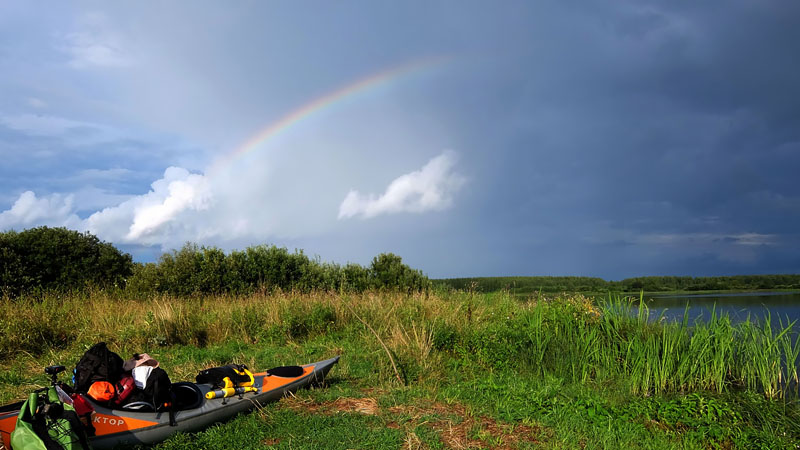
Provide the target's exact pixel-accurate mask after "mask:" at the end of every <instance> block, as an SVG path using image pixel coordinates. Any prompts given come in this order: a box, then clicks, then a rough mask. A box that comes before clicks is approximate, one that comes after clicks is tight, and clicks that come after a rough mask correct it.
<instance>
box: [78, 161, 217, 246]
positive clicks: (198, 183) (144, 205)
mask: <svg viewBox="0 0 800 450" xmlns="http://www.w3.org/2000/svg"><path fill="white" fill-rule="evenodd" d="M151 188H152V189H151V190H150V192H148V193H146V194H143V195H140V196H136V197H133V198H131V199H129V200H126V201H124V202H122V203H120V204H119V205H117V206H113V207H109V208H105V209H103V210H102V211H98V212H96V213H94V214H92V215H91V216H89V218H88V219H87V220H86V228H87V229H88V230H89V231H91V232H93V233H96V234H98V235H100V236H106V237H108V238H110V239H115V240H122V241H125V242H138V243H160V242H163V238H164V234H165V233H169V232H170V231H171V229H170V228H171V226H172V225H174V224H177V225H180V222H181V221H180V220H179V218H181V216H182V215H184V214H191V213H192V212H197V211H204V210H207V209H208V208H209V206H210V204H211V202H212V197H213V196H212V194H211V189H210V187H209V183H208V179H207V178H206V177H205V176H204V175H201V174H194V173H190V172H189V171H188V170H186V169H183V168H180V167H170V168H168V169H167V170H166V171H165V172H164V177H163V178H161V179H159V180H156V181H154V182H153V183H152V185H151Z"/></svg>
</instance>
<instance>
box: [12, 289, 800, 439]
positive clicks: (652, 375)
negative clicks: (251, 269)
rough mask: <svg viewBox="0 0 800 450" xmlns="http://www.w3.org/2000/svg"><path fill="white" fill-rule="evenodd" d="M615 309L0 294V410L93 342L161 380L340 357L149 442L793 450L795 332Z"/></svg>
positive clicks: (445, 301)
mask: <svg viewBox="0 0 800 450" xmlns="http://www.w3.org/2000/svg"><path fill="white" fill-rule="evenodd" d="M630 308H631V304H630V302H628V301H626V300H625V299H621V298H616V299H612V300H611V301H610V302H608V303H604V304H602V305H596V304H594V303H593V302H592V301H591V300H590V299H588V298H586V297H583V296H580V295H559V296H549V297H534V298H530V299H526V300H520V299H518V298H516V297H514V296H513V295H510V294H509V293H496V294H469V293H452V294H428V295H426V294H418V295H405V294H394V293H368V294H359V295H337V294H325V293H317V294H302V295H301V294H298V295H295V294H291V293H275V294H266V293H265V294H260V295H252V296H247V297H227V296H220V297H208V296H207V297H195V298H188V299H176V298H170V297H156V298H148V299H138V300H136V299H125V298H117V297H116V296H114V295H109V294H104V293H102V292H95V293H87V294H76V295H55V294H54V295H52V296H44V297H43V298H42V297H40V298H35V299H34V298H27V297H23V298H18V299H15V300H11V299H3V300H0V330H2V334H0V350H1V351H2V352H1V353H0V400H2V402H3V403H6V402H10V401H12V400H14V399H20V398H22V397H23V396H25V395H26V393H27V392H29V391H30V390H31V389H33V388H36V387H38V386H42V385H45V384H46V383H47V378H46V377H45V375H44V373H43V372H42V368H43V367H44V366H46V365H49V364H53V363H60V364H65V365H68V366H74V364H75V363H76V362H77V360H78V358H79V357H80V355H81V354H82V352H83V351H84V350H85V349H86V348H87V347H88V346H89V345H91V344H93V343H95V342H97V341H101V340H104V341H106V342H108V343H109V346H110V348H111V349H112V350H115V351H116V352H117V353H119V354H120V355H122V356H123V357H127V356H129V355H130V354H132V353H134V352H144V351H146V352H148V353H150V354H151V355H153V356H154V357H155V358H156V359H158V360H159V361H160V362H161V365H162V367H164V368H165V369H166V370H167V371H168V373H169V374H170V376H171V378H172V379H173V381H178V380H193V378H194V376H195V375H196V373H197V371H199V370H200V369H203V368H206V367H210V366H215V365H220V364H224V363H228V362H238V363H245V364H247V365H248V366H250V367H252V368H255V369H265V368H268V367H271V366H276V365H283V364H296V363H306V362H313V361H316V360H320V359H325V358H328V357H331V356H333V355H341V360H340V362H339V364H338V365H337V366H335V367H334V368H333V370H332V371H331V373H330V375H329V378H328V381H327V384H326V385H325V386H322V387H317V388H314V389H311V390H302V391H300V392H298V393H297V394H296V395H295V396H292V397H289V398H285V399H283V400H281V401H280V402H277V403H273V404H269V405H266V406H265V407H264V408H262V409H259V410H258V411H255V412H254V413H252V414H249V415H244V416H239V417H237V418H235V419H234V420H232V421H230V422H227V423H225V424H219V425H215V426H213V427H211V428H209V429H208V430H206V431H204V432H201V433H196V434H191V435H186V434H182V435H177V436H174V437H173V438H171V439H170V440H168V441H167V442H164V443H163V444H161V445H159V446H158V448H169V449H195V448H201V449H202V448H207V449H217V448H231V449H234V448H235V449H247V448H267V447H275V448H286V449H290V448H333V449H337V448H341V449H349V448H386V449H396V448H433V449H437V448H664V449H667V448H759V449H761V448H764V449H766V448H769V449H773V448H800V447H798V443H799V442H800V406H798V393H797V378H798V376H797V372H796V370H795V369H794V367H795V366H796V362H797V359H798V352H799V351H800V345H799V344H798V343H797V342H796V341H795V340H793V335H794V334H795V333H796V331H795V330H793V329H791V328H790V327H788V326H786V324H784V326H780V325H779V324H775V323H770V324H765V323H762V324H754V323H743V324H731V322H730V321H729V320H727V318H725V317H715V318H713V319H712V320H711V321H709V322H707V323H703V324H689V323H650V322H648V321H647V320H646V319H645V316H644V314H640V315H636V314H632V310H631V309H630ZM356 314H357V315H358V316H359V317H361V318H362V319H363V320H364V321H366V322H367V323H369V324H370V325H371V326H372V327H373V328H374V329H375V331H376V332H377V334H378V336H380V339H381V340H382V341H383V342H384V343H385V344H386V346H387V347H388V348H389V349H390V351H391V354H392V357H393V358H394V359H395V361H396V363H397V367H398V370H399V375H400V378H401V379H402V382H400V381H398V380H397V377H396V375H395V373H394V370H393V368H392V364H391V362H390V359H389V356H388V355H387V353H386V352H385V351H384V349H383V347H382V345H381V343H380V342H379V341H378V339H377V338H376V337H375V335H373V334H372V332H370V331H369V330H368V329H367V328H366V327H365V326H364V325H363V324H362V323H361V321H359V320H358V319H357V317H356V316H355V315H356ZM787 361H788V364H787V363H786V362H787Z"/></svg>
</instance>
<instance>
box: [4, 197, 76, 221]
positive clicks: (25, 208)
mask: <svg viewBox="0 0 800 450" xmlns="http://www.w3.org/2000/svg"><path fill="white" fill-rule="evenodd" d="M73 203H74V197H73V196H72V195H61V194H51V195H50V196H47V197H41V198H39V197H36V194H35V193H33V192H32V191H25V192H23V193H22V194H20V196H19V198H17V200H16V201H15V202H14V204H13V205H12V206H11V208H10V209H7V210H5V211H3V212H2V213H0V230H5V229H12V228H18V227H30V226H36V225H51V226H67V227H78V226H79V224H80V219H79V218H78V216H77V215H76V214H75V213H74V206H73Z"/></svg>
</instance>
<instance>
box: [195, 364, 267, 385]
mask: <svg viewBox="0 0 800 450" xmlns="http://www.w3.org/2000/svg"><path fill="white" fill-rule="evenodd" d="M245 370H247V366H245V365H244V364H228V365H227V366H222V367H212V368H210V369H205V370H202V371H200V373H199V374H197V377H195V381H196V382H197V383H206V384H210V385H211V388H212V389H220V388H224V387H230V386H227V385H226V383H225V379H226V378H228V379H229V380H230V382H231V384H232V385H233V386H238V385H239V384H241V383H247V382H251V383H252V381H253V379H252V377H251V376H249V375H246V374H245V373H244V371H245Z"/></svg>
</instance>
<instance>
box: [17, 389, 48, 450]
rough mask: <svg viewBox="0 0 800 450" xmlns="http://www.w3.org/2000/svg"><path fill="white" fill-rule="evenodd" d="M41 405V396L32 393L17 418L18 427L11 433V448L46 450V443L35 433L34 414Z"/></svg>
mask: <svg viewBox="0 0 800 450" xmlns="http://www.w3.org/2000/svg"><path fill="white" fill-rule="evenodd" d="M38 403H39V396H38V395H36V393H35V392H34V393H31V395H29V396H28V401H26V402H25V404H23V405H22V409H20V411H19V416H17V426H16V427H15V428H14V431H12V432H11V448H14V449H20V450H23V449H24V450H29V449H30V450H46V447H45V446H44V442H42V440H41V439H40V438H39V436H37V435H36V432H34V431H33V414H34V413H35V412H36V406H37V404H38Z"/></svg>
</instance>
